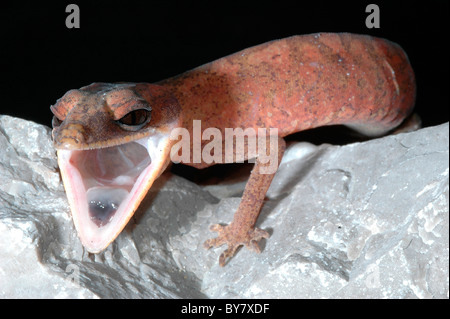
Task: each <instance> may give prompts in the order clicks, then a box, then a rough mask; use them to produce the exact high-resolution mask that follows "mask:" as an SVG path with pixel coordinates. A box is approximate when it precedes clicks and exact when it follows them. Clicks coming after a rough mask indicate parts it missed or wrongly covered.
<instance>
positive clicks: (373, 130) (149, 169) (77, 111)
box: [51, 33, 416, 266]
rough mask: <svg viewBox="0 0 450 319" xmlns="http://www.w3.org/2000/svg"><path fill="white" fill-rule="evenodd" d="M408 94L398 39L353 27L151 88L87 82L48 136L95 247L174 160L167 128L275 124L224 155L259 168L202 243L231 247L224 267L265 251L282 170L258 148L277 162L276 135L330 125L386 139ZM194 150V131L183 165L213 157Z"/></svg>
mask: <svg viewBox="0 0 450 319" xmlns="http://www.w3.org/2000/svg"><path fill="white" fill-rule="evenodd" d="M415 92H416V87H415V78H414V73H413V70H412V68H411V65H410V63H409V61H408V58H407V56H406V54H405V52H404V51H403V50H402V48H401V47H400V46H399V45H397V44H395V43H392V42H390V41H387V40H384V39H379V38H374V37H370V36H365V35H355V34H348V33H338V34H332V33H317V34H311V35H304V36H293V37H290V38H286V39H281V40H276V41H272V42H268V43H264V44H261V45H258V46H255V47H251V48H248V49H245V50H243V51H240V52H238V53H235V54H232V55H230V56H227V57H224V58H221V59H219V60H216V61H213V62H211V63H208V64H205V65H203V66H200V67H198V68H196V69H193V70H191V71H188V72H186V73H183V74H181V75H178V76H175V77H172V78H169V79H166V80H164V81H161V82H158V83H155V84H148V83H114V84H110V83H93V84H91V85H88V86H85V87H82V88H80V89H77V90H70V91H68V92H67V93H66V94H65V95H64V96H63V97H62V98H60V99H59V100H58V101H57V102H56V103H55V105H53V106H51V111H52V113H53V114H54V117H53V121H52V126H53V131H52V136H53V140H54V145H55V148H56V150H57V157H58V165H59V167H60V172H61V176H62V179H63V183H64V187H65V190H66V193H67V197H68V201H69V204H70V208H71V211H72V217H73V221H74V224H75V227H76V229H77V232H78V236H79V238H80V240H81V242H82V244H83V246H84V247H85V248H86V249H87V251H89V252H92V253H99V252H101V251H102V250H104V249H105V248H106V247H107V246H108V245H109V244H110V243H111V242H112V241H114V239H115V238H116V237H117V236H118V235H119V234H120V232H121V231H122V229H123V228H124V227H125V226H126V224H127V222H128V221H129V219H130V218H131V217H132V216H133V214H134V212H135V211H136V209H137V208H138V206H139V204H140V202H141V201H142V200H143V198H144V197H145V195H146V193H147V192H148V190H149V189H150V187H151V186H152V184H153V182H154V181H155V179H157V178H158V176H159V175H160V174H161V173H162V172H163V171H164V170H165V168H166V167H167V165H168V164H169V163H170V161H171V156H170V155H171V149H172V147H173V146H174V145H175V143H177V140H176V139H173V138H171V133H172V132H173V130H175V129H177V128H184V129H186V130H187V132H189V133H190V134H191V136H192V133H193V123H194V121H201V126H202V128H215V129H218V130H219V132H221V133H223V135H225V129H226V128H242V129H243V130H245V129H248V128H251V129H253V130H254V132H256V134H258V132H259V131H258V128H266V129H267V131H266V132H271V131H269V129H270V128H277V129H278V130H277V134H276V135H273V134H272V135H270V136H266V137H268V138H267V141H268V142H267V144H266V145H264V146H265V147H262V148H258V150H256V154H250V152H247V151H245V150H246V149H248V148H249V147H248V145H247V144H245V145H244V147H242V144H241V146H240V147H238V148H236V147H235V148H234V152H235V156H232V159H231V160H230V158H227V159H225V158H224V161H223V162H227V161H228V162H229V161H242V160H246V159H250V158H254V163H255V164H254V168H253V170H252V172H251V173H250V177H249V180H248V182H247V184H246V186H245V190H244V193H243V195H242V199H241V202H240V204H239V207H238V208H237V211H236V212H235V214H234V217H233V220H232V221H231V223H230V224H228V225H213V226H211V230H213V231H215V232H217V233H218V236H217V237H216V238H213V239H208V240H207V241H206V242H205V244H204V246H205V247H206V248H210V247H218V246H221V245H224V244H226V245H227V249H226V250H225V251H224V252H223V253H222V254H221V255H220V257H219V264H220V266H224V265H225V263H226V262H227V261H228V259H229V258H231V257H232V256H233V255H234V254H235V252H236V250H237V248H238V247H240V246H242V245H245V246H246V247H247V248H249V249H251V250H253V251H255V252H260V248H259V246H258V242H259V241H260V240H261V239H262V238H268V237H269V234H268V233H267V232H266V231H265V230H262V229H259V228H256V227H255V224H256V221H257V218H258V215H259V213H260V210H261V206H262V205H263V202H264V197H265V194H266V191H267V189H268V188H269V185H270V183H271V181H272V178H273V176H274V174H275V171H276V168H277V166H276V167H275V170H274V171H273V172H269V173H267V172H264V170H262V169H263V168H264V167H266V168H267V166H268V165H269V163H268V162H267V161H265V162H264V161H262V160H261V158H262V157H261V156H258V154H259V155H261V154H262V153H261V152H262V151H267V150H268V149H270V150H272V151H274V154H275V155H276V156H275V159H276V160H277V161H276V163H279V162H280V161H281V158H282V156H283V152H284V149H285V142H284V140H283V137H285V136H287V135H289V134H292V133H295V132H299V131H303V130H307V129H311V128H315V127H319V126H325V125H335V124H343V125H346V126H348V127H350V128H352V129H355V130H357V131H358V132H361V133H363V134H365V135H368V136H380V135H383V134H386V133H388V132H389V131H391V130H392V129H394V128H396V127H397V126H398V125H399V124H401V123H402V121H403V120H405V119H406V118H407V117H408V116H409V115H410V113H411V111H412V108H413V106H414V101H415ZM267 135H269V133H267ZM246 140H247V139H246ZM275 142H276V143H275ZM208 143H209V141H208V140H202V141H201V142H199V143H197V145H198V146H199V147H201V148H202V149H203V148H204V147H205V146H207V144H208ZM223 143H225V142H223ZM233 143H234V144H233V147H234V146H236V145H235V144H236V143H235V142H233ZM246 143H247V142H246ZM194 146H195V141H193V138H191V139H190V144H189V147H191V152H190V156H188V157H184V158H183V160H181V163H183V164H185V165H190V166H192V167H195V168H198V169H201V168H205V167H208V166H211V165H214V164H215V162H210V161H205V160H204V159H202V158H200V160H197V161H194V158H193V154H194V149H193V148H194ZM238 146H239V145H238ZM224 147H225V145H224ZM258 152H259V153H258ZM180 158H182V157H180ZM277 165H278V164H277Z"/></svg>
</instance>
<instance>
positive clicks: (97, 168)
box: [73, 142, 151, 227]
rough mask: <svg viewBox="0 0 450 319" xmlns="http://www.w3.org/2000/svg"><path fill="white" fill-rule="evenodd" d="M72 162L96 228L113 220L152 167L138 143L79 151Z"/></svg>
mask: <svg viewBox="0 0 450 319" xmlns="http://www.w3.org/2000/svg"><path fill="white" fill-rule="evenodd" d="M73 161H74V164H75V167H78V170H79V171H80V173H81V176H82V178H83V183H84V185H85V187H86V189H87V193H86V198H87V201H88V207H89V217H90V219H91V220H92V221H93V222H94V223H95V224H96V225H97V227H103V226H105V225H106V224H108V223H109V222H110V221H111V219H112V218H113V217H114V214H115V213H116V211H117V210H118V209H119V207H120V205H121V204H122V202H123V201H124V199H125V198H126V197H127V195H128V194H129V192H130V191H131V189H132V188H133V185H134V183H136V180H137V178H138V177H139V175H140V174H141V173H142V171H143V170H144V169H145V168H146V167H147V166H149V165H150V164H151V158H150V156H149V155H148V152H147V150H146V149H145V147H144V146H142V145H140V144H138V143H136V142H130V143H127V144H122V145H118V146H113V147H107V148H99V149H93V150H86V151H79V152H78V153H77V155H76V156H75V157H74V158H73Z"/></svg>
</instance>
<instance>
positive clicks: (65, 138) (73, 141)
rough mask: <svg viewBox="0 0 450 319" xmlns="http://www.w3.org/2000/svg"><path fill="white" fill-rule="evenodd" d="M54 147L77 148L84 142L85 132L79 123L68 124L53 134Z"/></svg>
mask: <svg viewBox="0 0 450 319" xmlns="http://www.w3.org/2000/svg"><path fill="white" fill-rule="evenodd" d="M55 137H56V138H55V141H57V142H56V147H57V148H61V149H74V148H79V147H81V146H83V145H85V144H86V132H85V130H84V128H83V126H82V125H81V124H69V125H67V126H66V127H64V128H63V129H62V130H60V131H59V132H58V133H57V134H56V135H55Z"/></svg>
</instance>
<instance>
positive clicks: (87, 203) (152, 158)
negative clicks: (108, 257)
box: [58, 134, 168, 253]
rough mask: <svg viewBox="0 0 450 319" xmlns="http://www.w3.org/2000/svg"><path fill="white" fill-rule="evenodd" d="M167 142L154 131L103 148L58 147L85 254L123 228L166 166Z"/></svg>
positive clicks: (95, 249)
mask: <svg viewBox="0 0 450 319" xmlns="http://www.w3.org/2000/svg"><path fill="white" fill-rule="evenodd" d="M167 143H168V138H167V137H165V136H163V135H158V134H154V135H151V136H150V137H146V138H142V139H139V140H136V141H132V142H129V143H125V144H120V145H117V146H111V147H106V148H95V149H87V150H63V149H59V150H58V162H59V166H60V169H61V175H62V177H63V181H64V187H65V188H66V191H67V194H68V199H69V204H70V206H71V210H72V216H73V219H74V223H75V226H76V228H77V230H78V233H79V236H80V239H81V241H82V243H83V245H84V246H85V247H86V248H87V250H88V251H89V252H93V253H97V252H100V251H101V250H103V249H104V248H106V247H107V246H108V245H109V243H110V242H111V241H113V240H114V239H115V238H116V237H117V235H118V234H119V233H120V232H121V231H122V229H123V228H124V227H125V225H126V224H127V222H128V220H129V219H130V218H131V216H132V215H133V214H134V212H135V211H136V209H137V207H138V206H139V204H140V202H141V201H142V199H143V198H144V197H145V195H146V193H147V191H148V189H149V188H150V186H151V184H152V183H153V181H154V180H155V179H156V178H157V177H158V176H159V175H160V174H161V173H162V171H163V170H164V168H165V166H166V165H165V164H166V162H167V160H166V159H167V157H168V156H167V151H163V150H166V149H167V147H166V144H167Z"/></svg>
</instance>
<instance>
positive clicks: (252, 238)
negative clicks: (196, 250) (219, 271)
mask: <svg viewBox="0 0 450 319" xmlns="http://www.w3.org/2000/svg"><path fill="white" fill-rule="evenodd" d="M210 230H211V231H215V232H217V233H218V236H217V237H216V238H211V239H208V240H207V241H205V243H204V244H203V246H204V247H205V248H206V249H209V248H211V247H219V246H222V245H225V244H226V245H227V246H228V248H227V249H226V250H225V251H224V252H223V253H222V254H221V255H220V257H219V265H220V266H221V267H223V266H225V263H226V261H227V259H228V258H231V257H233V256H234V254H235V253H236V250H237V249H238V248H239V247H240V246H242V245H245V246H246V247H247V248H248V249H250V250H252V251H254V252H257V253H260V252H261V249H260V248H259V246H258V241H260V240H261V239H262V238H269V236H270V235H269V233H268V232H266V231H265V230H262V229H259V228H251V229H247V230H245V229H241V228H240V227H235V226H234V225H233V224H230V225H227V226H223V225H219V224H215V225H212V226H211V227H210Z"/></svg>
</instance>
